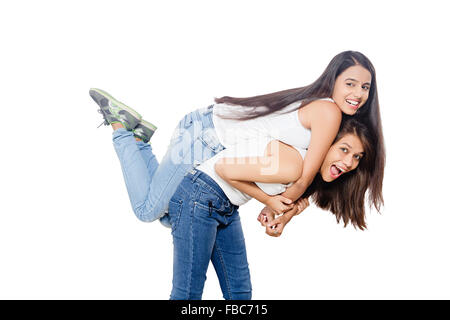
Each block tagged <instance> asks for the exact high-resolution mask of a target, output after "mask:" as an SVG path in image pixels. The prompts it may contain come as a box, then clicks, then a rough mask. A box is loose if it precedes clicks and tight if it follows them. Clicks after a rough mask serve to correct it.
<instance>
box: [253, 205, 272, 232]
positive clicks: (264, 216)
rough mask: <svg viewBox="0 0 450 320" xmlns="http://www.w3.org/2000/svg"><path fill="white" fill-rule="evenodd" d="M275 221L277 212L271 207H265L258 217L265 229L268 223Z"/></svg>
mask: <svg viewBox="0 0 450 320" xmlns="http://www.w3.org/2000/svg"><path fill="white" fill-rule="evenodd" d="M273 219H275V212H274V211H273V210H272V209H270V208H269V207H264V208H263V209H262V210H261V212H260V213H259V215H258V218H257V220H258V221H259V223H261V226H263V227H265V226H266V224H267V222H270V221H272V220H273Z"/></svg>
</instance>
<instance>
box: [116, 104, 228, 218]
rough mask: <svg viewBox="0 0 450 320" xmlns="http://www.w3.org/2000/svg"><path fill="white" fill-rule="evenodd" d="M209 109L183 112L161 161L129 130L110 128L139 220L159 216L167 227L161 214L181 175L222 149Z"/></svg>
mask: <svg viewBox="0 0 450 320" xmlns="http://www.w3.org/2000/svg"><path fill="white" fill-rule="evenodd" d="M212 112H213V106H209V107H208V108H204V109H199V110H196V111H193V112H191V113H189V114H187V115H186V116H185V117H184V118H183V119H182V120H181V121H180V122H179V124H178V126H177V128H176V129H175V132H174V133H173V136H172V138H171V141H170V145H169V148H168V150H167V152H166V155H165V156H164V158H163V159H162V161H161V163H158V160H157V159H156V157H155V155H154V154H153V152H152V147H151V145H150V144H147V143H144V142H142V141H139V142H137V141H136V140H135V138H134V136H133V133H132V132H131V131H127V130H125V129H118V130H115V131H114V133H113V144H114V148H115V150H116V153H117V156H118V157H119V160H120V165H121V167H122V172H123V177H124V179H125V184H126V187H127V191H128V195H129V197H130V202H131V206H132V208H133V211H134V213H135V214H136V216H137V217H138V219H139V220H142V221H146V222H150V221H154V220H156V219H159V218H162V219H161V223H162V224H163V225H165V226H170V225H169V224H168V222H169V219H168V216H167V215H165V214H166V213H167V212H168V206H169V200H170V198H171V197H172V195H173V194H174V193H175V190H176V189H177V187H178V185H179V184H180V182H181V180H182V179H183V177H184V176H185V174H186V173H187V172H189V171H190V170H192V169H193V168H194V167H196V166H198V165H199V164H201V163H202V162H204V161H206V160H208V159H209V158H211V157H213V156H214V155H215V154H217V153H218V152H220V151H222V150H223V149H224V147H223V146H222V144H221V143H220V141H219V139H218V137H217V134H216V131H215V129H214V124H213V121H212Z"/></svg>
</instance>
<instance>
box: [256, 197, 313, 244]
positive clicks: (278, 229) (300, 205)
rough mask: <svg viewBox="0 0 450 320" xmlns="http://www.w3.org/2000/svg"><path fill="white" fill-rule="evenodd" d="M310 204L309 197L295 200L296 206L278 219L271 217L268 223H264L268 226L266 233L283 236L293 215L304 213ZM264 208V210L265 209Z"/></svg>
mask: <svg viewBox="0 0 450 320" xmlns="http://www.w3.org/2000/svg"><path fill="white" fill-rule="evenodd" d="M308 206H309V201H308V199H307V198H305V199H298V200H297V201H296V202H295V206H294V208H293V209H291V210H289V211H287V212H286V213H284V214H283V215H282V216H280V217H278V218H276V219H271V220H272V221H267V223H266V224H264V225H265V226H266V233H267V234H268V235H269V236H272V237H279V236H281V234H282V233H283V230H284V227H285V226H286V224H288V223H289V221H291V219H292V217H293V216H295V215H299V214H300V213H302V212H303V211H304V210H305V209H306V208H307V207H308ZM264 209H265V208H264ZM264 209H263V211H264ZM263 211H261V214H262V213H263ZM261 224H262V223H261Z"/></svg>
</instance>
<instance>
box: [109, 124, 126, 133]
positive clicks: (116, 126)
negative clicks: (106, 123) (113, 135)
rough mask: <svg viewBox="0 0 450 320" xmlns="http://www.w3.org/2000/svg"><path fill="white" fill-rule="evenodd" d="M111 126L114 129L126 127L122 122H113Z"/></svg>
mask: <svg viewBox="0 0 450 320" xmlns="http://www.w3.org/2000/svg"><path fill="white" fill-rule="evenodd" d="M111 127H112V128H113V130H114V131H116V130H117V129H120V128H125V127H124V126H123V124H121V123H120V122H114V123H111Z"/></svg>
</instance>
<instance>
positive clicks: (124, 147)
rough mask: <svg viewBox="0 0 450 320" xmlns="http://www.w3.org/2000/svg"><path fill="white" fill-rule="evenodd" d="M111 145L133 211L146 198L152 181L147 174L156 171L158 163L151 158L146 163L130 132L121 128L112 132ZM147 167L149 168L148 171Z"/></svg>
mask: <svg viewBox="0 0 450 320" xmlns="http://www.w3.org/2000/svg"><path fill="white" fill-rule="evenodd" d="M113 143H114V148H115V150H116V153H117V156H118V157H119V160H120V165H121V167H122V173H123V177H124V180H125V185H126V187H127V191H128V195H129V197H130V202H131V205H132V207H133V209H134V208H135V207H136V206H137V205H139V204H140V203H141V202H142V200H143V199H145V198H146V197H147V194H148V192H149V186H150V183H151V180H152V177H151V176H150V174H149V172H151V171H155V170H156V168H157V167H158V162H157V161H156V159H155V158H153V159H149V160H150V161H149V162H148V163H146V161H145V160H144V158H143V157H142V154H141V151H140V150H139V147H138V145H137V144H136V140H135V139H134V136H133V133H132V132H131V131H127V130H125V129H123V128H121V129H117V130H115V131H114V132H113ZM148 166H150V167H151V169H150V170H149V169H148ZM139 218H140V217H139ZM155 219H156V218H155ZM153 220H154V219H153ZM149 221H152V220H149Z"/></svg>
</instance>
